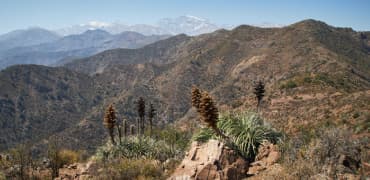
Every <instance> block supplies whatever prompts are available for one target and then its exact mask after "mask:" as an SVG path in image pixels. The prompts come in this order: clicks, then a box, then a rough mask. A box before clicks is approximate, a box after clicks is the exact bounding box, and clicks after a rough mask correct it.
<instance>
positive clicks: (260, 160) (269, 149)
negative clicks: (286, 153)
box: [247, 141, 280, 175]
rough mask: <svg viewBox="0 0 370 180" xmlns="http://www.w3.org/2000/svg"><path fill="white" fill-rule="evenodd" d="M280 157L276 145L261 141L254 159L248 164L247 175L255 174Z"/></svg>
mask: <svg viewBox="0 0 370 180" xmlns="http://www.w3.org/2000/svg"><path fill="white" fill-rule="evenodd" d="M279 158H280V152H279V150H278V147H277V145H274V144H272V143H270V142H268V141H265V142H263V143H262V144H261V145H260V146H259V148H258V154H257V156H256V160H255V161H254V162H253V163H251V164H250V167H249V169H248V173H247V174H248V175H256V174H258V173H260V172H261V171H263V170H266V169H268V168H269V167H271V166H272V165H274V164H275V163H276V162H277V161H278V160H279Z"/></svg>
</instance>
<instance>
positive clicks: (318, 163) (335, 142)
mask: <svg viewBox="0 0 370 180" xmlns="http://www.w3.org/2000/svg"><path fill="white" fill-rule="evenodd" d="M312 132H313V133H310V134H300V135H297V136H295V137H294V138H292V139H290V140H288V141H286V142H285V143H284V144H283V145H281V147H282V150H283V152H282V153H283V158H282V162H281V163H282V164H283V166H284V167H285V171H287V172H288V173H289V174H291V175H293V176H294V177H297V178H301V179H307V178H310V177H317V176H325V177H331V178H338V177H339V176H340V175H341V174H344V173H350V174H358V173H359V166H360V162H361V146H362V145H361V143H360V142H359V141H357V140H353V139H352V138H351V137H352V132H350V131H349V130H347V129H341V128H329V129H319V130H315V131H312ZM304 136H310V138H309V139H306V138H305V137H304ZM305 139H306V140H305ZM344 158H345V159H344Z"/></svg>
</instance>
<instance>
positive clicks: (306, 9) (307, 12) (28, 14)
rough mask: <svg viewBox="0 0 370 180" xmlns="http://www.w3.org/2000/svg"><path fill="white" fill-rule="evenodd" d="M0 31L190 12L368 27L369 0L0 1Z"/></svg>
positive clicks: (249, 20)
mask: <svg viewBox="0 0 370 180" xmlns="http://www.w3.org/2000/svg"><path fill="white" fill-rule="evenodd" d="M0 3H1V5H0V22H1V26H0V33H5V32H9V31H11V30H15V29H21V28H27V27H35V26H38V27H44V28H48V29H57V28H61V27H65V26H70V25H74V24H82V23H87V22H89V21H103V22H123V23H127V24H155V23H156V22H157V21H158V20H159V19H161V18H165V17H177V16H181V15H194V16H198V17H202V18H207V19H209V20H210V21H211V22H214V23H216V24H230V25H239V24H261V23H266V22H267V23H273V24H291V23H294V22H297V21H300V20H303V19H308V18H312V19H317V20H322V21H325V22H327V23H328V24H331V25H334V26H341V27H352V28H353V29H355V30H366V31H370V0H295V1H294V0H181V1H180V0H150V1H149V0H131V1H128V0H1V1H0Z"/></svg>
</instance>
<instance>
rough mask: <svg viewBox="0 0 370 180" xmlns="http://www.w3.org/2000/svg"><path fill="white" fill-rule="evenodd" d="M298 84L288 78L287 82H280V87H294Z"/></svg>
mask: <svg viewBox="0 0 370 180" xmlns="http://www.w3.org/2000/svg"><path fill="white" fill-rule="evenodd" d="M297 86H298V85H297V83H295V82H294V81H293V80H289V81H288V82H286V83H284V84H282V85H281V86H280V89H293V88H296V87H297Z"/></svg>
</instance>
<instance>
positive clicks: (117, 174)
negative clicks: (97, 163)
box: [96, 158, 164, 179]
mask: <svg viewBox="0 0 370 180" xmlns="http://www.w3.org/2000/svg"><path fill="white" fill-rule="evenodd" d="M104 171H105V172H103V173H99V174H96V176H97V179H164V172H163V170H162V168H161V166H160V165H158V164H157V163H156V161H155V160H151V159H126V158H123V159H118V160H115V161H111V162H110V163H109V164H107V165H105V168H104Z"/></svg>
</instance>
